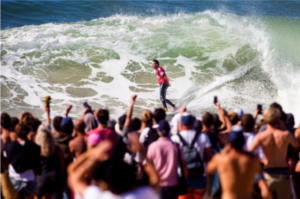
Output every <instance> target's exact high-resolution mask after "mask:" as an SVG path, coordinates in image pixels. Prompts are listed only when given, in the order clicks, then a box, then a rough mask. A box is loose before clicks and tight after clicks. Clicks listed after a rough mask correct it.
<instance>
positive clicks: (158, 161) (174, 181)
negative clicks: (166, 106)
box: [147, 120, 187, 199]
mask: <svg viewBox="0 0 300 199" xmlns="http://www.w3.org/2000/svg"><path fill="white" fill-rule="evenodd" d="M158 134H159V136H160V137H159V138H158V140H157V141H155V142H153V143H152V144H150V146H149V148H148V152H147V157H148V158H149V160H151V161H152V162H153V164H154V167H155V169H156V171H157V172H158V175H159V176H160V187H161V190H160V196H161V199H177V198H178V195H179V194H178V188H177V185H178V174H177V168H178V166H179V162H178V161H182V164H183V165H184V167H185V168H186V166H185V162H184V159H183V157H184V156H183V154H182V151H181V150H180V148H179V147H177V146H176V145H175V144H174V143H173V142H172V141H171V139H170V138H169V136H170V126H169V123H168V122H167V121H166V120H160V122H159V126H158ZM178 153H181V157H182V159H181V160H179V159H178ZM186 173H187V171H186V169H185V172H184V174H183V175H184V176H186Z"/></svg>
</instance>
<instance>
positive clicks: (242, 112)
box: [234, 108, 244, 118]
mask: <svg viewBox="0 0 300 199" xmlns="http://www.w3.org/2000/svg"><path fill="white" fill-rule="evenodd" d="M234 112H235V113H236V114H237V115H238V116H239V118H241V117H243V115H244V111H243V109H241V108H236V109H234Z"/></svg>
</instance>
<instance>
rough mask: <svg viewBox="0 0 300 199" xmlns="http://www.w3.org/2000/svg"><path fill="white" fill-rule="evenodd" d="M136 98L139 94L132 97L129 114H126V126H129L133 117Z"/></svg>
mask: <svg viewBox="0 0 300 199" xmlns="http://www.w3.org/2000/svg"><path fill="white" fill-rule="evenodd" d="M136 98H137V95H133V96H132V97H131V101H130V105H129V109H128V112H127V115H126V120H125V123H124V127H125V126H129V123H130V120H131V117H132V111H133V106H134V103H135V99H136Z"/></svg>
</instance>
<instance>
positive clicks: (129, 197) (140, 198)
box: [83, 185, 159, 199]
mask: <svg viewBox="0 0 300 199" xmlns="http://www.w3.org/2000/svg"><path fill="white" fill-rule="evenodd" d="M99 198H101V199H159V197H158V195H157V193H156V192H154V190H153V189H152V188H150V187H147V186H145V187H139V188H137V189H135V190H133V191H130V192H127V193H124V194H122V195H116V194H113V193H111V192H110V191H103V190H101V189H100V188H99V187H98V186H95V185H90V186H88V187H87V188H86V189H85V191H84V194H83V199H99Z"/></svg>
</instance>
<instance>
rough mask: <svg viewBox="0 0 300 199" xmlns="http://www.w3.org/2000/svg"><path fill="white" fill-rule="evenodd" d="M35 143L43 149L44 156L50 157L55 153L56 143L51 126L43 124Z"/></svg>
mask: <svg viewBox="0 0 300 199" xmlns="http://www.w3.org/2000/svg"><path fill="white" fill-rule="evenodd" d="M35 143H36V144H37V145H39V146H40V147H41V155H42V156H46V157H48V156H50V155H52V154H54V153H55V143H54V139H53V137H52V134H51V130H50V127H49V125H47V124H41V125H40V126H39V128H38V130H37V135H36V137H35Z"/></svg>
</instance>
